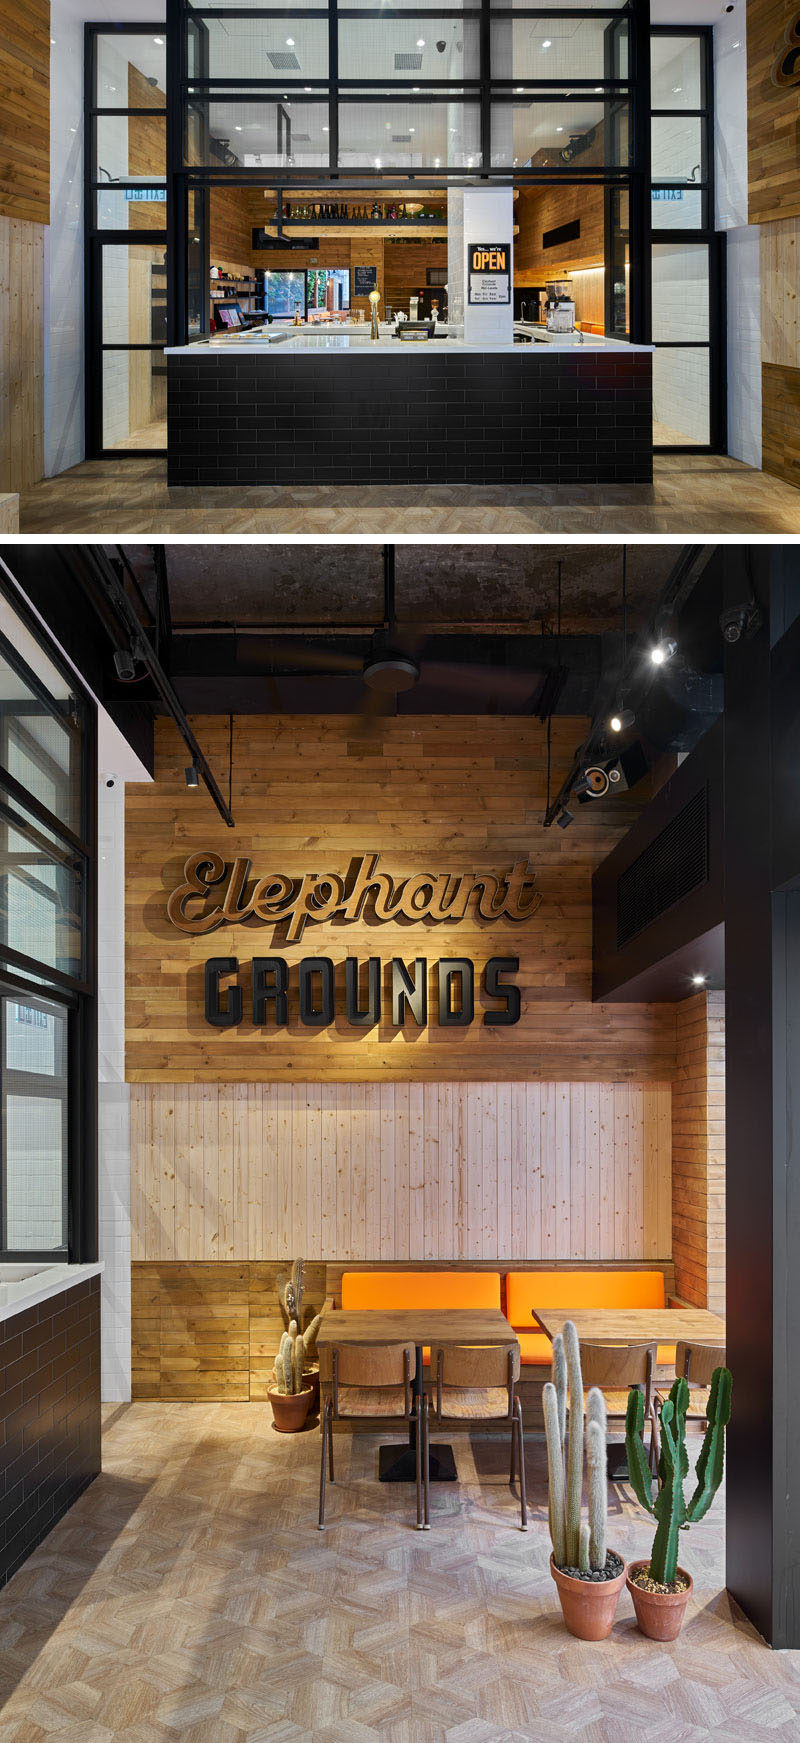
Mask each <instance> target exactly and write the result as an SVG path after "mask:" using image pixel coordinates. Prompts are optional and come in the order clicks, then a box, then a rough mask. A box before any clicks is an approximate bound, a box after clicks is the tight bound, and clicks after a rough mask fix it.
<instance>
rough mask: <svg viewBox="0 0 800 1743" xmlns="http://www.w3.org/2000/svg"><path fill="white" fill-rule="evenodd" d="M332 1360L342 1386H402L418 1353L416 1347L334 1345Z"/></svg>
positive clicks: (334, 1371) (404, 1345)
mask: <svg viewBox="0 0 800 1743" xmlns="http://www.w3.org/2000/svg"><path fill="white" fill-rule="evenodd" d="M331 1358H332V1367H333V1374H334V1375H335V1377H336V1379H337V1380H338V1382H339V1385H340V1386H403V1385H405V1380H406V1375H408V1377H409V1379H410V1377H411V1375H412V1374H413V1372H414V1363H415V1360H416V1351H415V1349H414V1345H413V1344H350V1343H347V1344H333V1345H332V1348H331Z"/></svg>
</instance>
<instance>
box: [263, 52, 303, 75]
mask: <svg viewBox="0 0 800 1743" xmlns="http://www.w3.org/2000/svg"><path fill="white" fill-rule="evenodd" d="M267 60H268V61H271V62H272V65H273V66H274V68H275V71H276V73H299V71H300V62H299V60H298V59H297V55H296V54H286V53H285V51H284V50H283V49H280V50H279V51H278V52H277V53H276V54H267Z"/></svg>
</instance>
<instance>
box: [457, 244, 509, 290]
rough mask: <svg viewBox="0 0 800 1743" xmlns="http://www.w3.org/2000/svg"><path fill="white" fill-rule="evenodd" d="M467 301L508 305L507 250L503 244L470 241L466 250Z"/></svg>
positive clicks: (506, 245)
mask: <svg viewBox="0 0 800 1743" xmlns="http://www.w3.org/2000/svg"><path fill="white" fill-rule="evenodd" d="M468 278H469V283H468V299H467V300H468V301H469V302H470V303H473V304H476V303H510V301H511V248H510V245H509V243H507V242H473V243H472V244H471V245H470V249H469V274H468Z"/></svg>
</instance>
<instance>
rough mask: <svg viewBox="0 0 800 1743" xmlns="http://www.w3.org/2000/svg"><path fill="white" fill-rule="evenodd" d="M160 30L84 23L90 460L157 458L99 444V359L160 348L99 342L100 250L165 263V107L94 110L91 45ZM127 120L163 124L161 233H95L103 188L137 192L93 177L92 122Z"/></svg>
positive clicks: (157, 179) (130, 182) (158, 183)
mask: <svg viewBox="0 0 800 1743" xmlns="http://www.w3.org/2000/svg"><path fill="white" fill-rule="evenodd" d="M159 29H161V30H162V31H163V33H164V37H165V41H166V21H165V22H164V24H163V25H161V26H159V24H158V21H157V20H153V19H150V20H149V22H148V23H146V24H124V23H120V24H111V23H106V24H86V25H84V72H83V78H84V87H83V88H84V154H83V198H84V212H85V248H84V264H85V273H84V282H85V297H84V320H85V329H84V339H85V349H86V362H87V368H86V405H85V424H86V452H87V455H89V456H90V457H91V458H93V459H109V458H111V457H113V458H114V459H119V458H124V457H125V455H126V453H127V454H132V453H136V455H137V456H138V457H139V458H140V459H158V458H161V457H163V454H164V449H163V448H136V449H133V448H130V449H127V450H126V449H124V448H123V449H120V448H116V447H115V448H106V447H105V446H104V443H103V358H104V355H105V353H106V352H107V351H109V352H111V351H113V352H120V351H125V352H131V351H150V352H155V353H156V354H162V353H163V351H164V346H163V345H160V344H157V343H155V344H136V343H134V344H124V343H123V342H121V341H120V342H119V343H118V344H112V343H109V344H107V343H106V342H105V341H104V339H103V250H104V248H113V247H126V248H131V247H133V246H138V245H141V246H142V247H145V248H164V249H165V250H166V251H167V260H168V261H169V235H168V232H169V177H168V173H167V162H168V157H169V148H168V140H169V113H168V111H169V102H167V107H166V108H163V107H162V108H156V107H153V108H142V109H129V108H123V107H122V106H120V107H119V108H116V109H112V108H108V107H107V106H104V105H101V104H100V105H99V104H98V103H97V101H96V96H97V44H98V39H99V38H101V37H114V36H121V37H126V36H141V37H152V35H153V32H154V31H157V30H159ZM115 116H116V117H118V118H127V119H130V118H131V117H134V118H135V117H138V118H139V119H141V118H142V117H149V118H150V119H153V118H157V119H159V120H161V121H163V122H164V132H165V152H166V160H165V165H164V173H163V175H154V176H152V177H151V178H150V179H149V181H148V184H147V185H148V187H152V188H157V189H158V190H159V192H160V191H161V190H162V189H163V191H164V194H165V198H166V207H167V222H166V225H165V227H164V228H163V229H161V230H115V229H113V228H112V227H111V226H109V227H107V228H106V227H103V228H101V227H100V226H99V225H98V222H97V199H98V194H100V193H102V192H103V191H107V190H108V188H109V187H114V188H116V189H118V190H119V191H120V192H121V193H124V191H125V190H126V189H127V188H131V189H133V188H137V189H138V188H141V185H142V184H141V182H140V181H136V180H135V179H132V178H125V177H121V178H120V179H119V180H115V181H113V182H108V181H101V180H100V178H99V175H98V173H97V169H98V164H97V123H98V121H99V120H102V119H104V118H106V117H115Z"/></svg>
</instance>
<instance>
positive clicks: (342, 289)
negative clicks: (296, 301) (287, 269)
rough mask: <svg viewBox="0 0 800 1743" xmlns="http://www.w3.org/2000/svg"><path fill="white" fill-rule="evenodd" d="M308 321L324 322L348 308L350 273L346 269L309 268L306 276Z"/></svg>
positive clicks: (329, 267)
mask: <svg viewBox="0 0 800 1743" xmlns="http://www.w3.org/2000/svg"><path fill="white" fill-rule="evenodd" d="M306 281H307V285H308V319H309V321H319V320H324V319H326V317H327V316H328V315H338V314H341V313H342V312H343V311H344V310H345V309H349V307H350V273H349V270H348V269H347V268H346V267H339V266H333V267H331V266H327V267H326V266H318V267H311V268H310V270H309V271H308V272H307V274H306Z"/></svg>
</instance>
